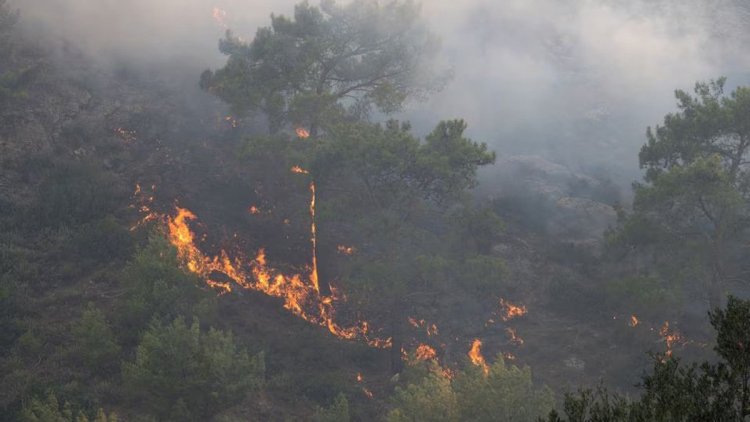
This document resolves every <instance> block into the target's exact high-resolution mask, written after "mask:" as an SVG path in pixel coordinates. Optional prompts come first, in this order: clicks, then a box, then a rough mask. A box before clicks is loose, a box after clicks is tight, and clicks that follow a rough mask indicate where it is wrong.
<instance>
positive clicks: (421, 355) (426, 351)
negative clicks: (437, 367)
mask: <svg viewBox="0 0 750 422" xmlns="http://www.w3.org/2000/svg"><path fill="white" fill-rule="evenodd" d="M415 355H416V357H417V359H418V360H435V359H436V358H437V353H436V352H435V349H433V348H432V347H430V346H428V345H426V344H420V345H419V346H418V347H417V350H416V351H415Z"/></svg>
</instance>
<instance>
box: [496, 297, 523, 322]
mask: <svg viewBox="0 0 750 422" xmlns="http://www.w3.org/2000/svg"><path fill="white" fill-rule="evenodd" d="M500 309H501V311H502V314H501V315H500V318H502V319H503V321H510V320H511V319H513V318H516V317H520V316H524V315H526V312H528V311H527V309H526V306H517V305H514V304H512V303H510V302H508V301H506V300H505V299H503V298H500Z"/></svg>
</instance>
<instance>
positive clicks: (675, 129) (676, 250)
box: [609, 78, 750, 306]
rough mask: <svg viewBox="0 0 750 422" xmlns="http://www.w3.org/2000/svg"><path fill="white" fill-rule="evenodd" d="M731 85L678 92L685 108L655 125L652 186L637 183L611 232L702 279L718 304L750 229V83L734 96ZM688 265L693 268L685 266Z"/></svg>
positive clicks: (664, 270)
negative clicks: (627, 207)
mask: <svg viewBox="0 0 750 422" xmlns="http://www.w3.org/2000/svg"><path fill="white" fill-rule="evenodd" d="M724 82H725V79H723V78H722V79H719V80H717V81H712V82H710V83H697V84H696V86H695V94H696V96H695V97H693V96H691V95H690V94H688V93H686V92H684V91H677V92H676V94H675V95H676V97H677V99H678V108H679V112H677V113H673V114H668V115H667V116H666V117H665V118H664V124H663V126H657V127H656V128H655V129H654V130H652V129H651V128H649V129H648V131H647V138H648V142H647V143H646V144H645V145H644V146H643V148H642V149H641V152H640V155H639V159H640V164H641V167H642V168H645V169H646V174H645V177H644V182H645V183H642V184H636V185H635V186H634V189H635V201H634V203H633V213H632V215H631V216H626V215H624V214H621V217H623V218H621V219H620V220H621V221H620V224H619V227H618V229H617V230H616V231H615V232H613V233H610V235H609V239H610V240H611V241H613V243H614V244H619V245H620V246H625V248H624V249H625V250H626V251H631V252H632V251H638V252H639V253H643V252H644V250H643V247H644V246H645V247H646V248H651V249H646V250H653V252H654V254H653V256H654V257H655V262H654V264H655V265H654V269H655V270H656V271H658V272H659V273H660V274H664V275H667V274H674V275H676V277H673V278H676V279H677V280H675V281H682V282H688V281H691V280H695V281H697V282H698V283H699V284H700V285H701V287H702V288H703V289H704V291H706V292H707V293H708V299H709V303H710V304H711V306H718V305H719V304H720V303H719V302H720V300H721V298H722V297H723V295H724V290H725V289H726V288H727V282H728V281H729V280H732V279H736V278H738V277H740V274H739V273H740V272H741V271H742V270H741V266H742V264H741V262H742V260H743V259H744V258H743V256H742V254H741V253H740V252H738V251H740V248H739V245H742V244H743V242H746V241H747V234H748V228H749V227H750V226H748V221H750V220H749V219H748V217H750V206H749V205H750V190H748V186H750V184H749V183H748V180H750V179H748V178H749V177H750V172H748V168H747V165H748V164H749V163H750V161H749V160H748V159H747V154H748V147H750V124H748V119H747V116H748V114H749V113H750V88H748V87H739V88H737V89H736V90H735V91H733V92H732V93H731V95H728V96H727V95H724V92H723V88H724ZM685 262H690V263H691V266H692V267H691V268H690V271H680V268H682V267H683V265H684V263H685Z"/></svg>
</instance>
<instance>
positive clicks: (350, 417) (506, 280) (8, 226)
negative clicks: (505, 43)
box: [0, 0, 750, 422]
mask: <svg viewBox="0 0 750 422" xmlns="http://www.w3.org/2000/svg"><path fill="white" fill-rule="evenodd" d="M19 19H20V21H19ZM21 23H23V14H21V15H18V14H17V13H16V12H15V11H14V10H13V9H12V8H11V7H9V3H8V2H6V0H0V122H1V123H2V125H1V127H0V422H3V421H17V420H20V421H29V422H31V421H34V422H37V421H55V422H57V421H60V422H74V421H75V422H84V421H96V422H113V421H117V420H128V421H130V420H133V421H144V422H145V421H217V422H219V421H221V422H229V421H244V420H269V421H287V420H302V421H307V420H312V421H318V422H324V421H325V422H332V421H336V422H343V421H371V420H372V421H380V420H385V421H391V422H396V421H398V422H401V421H415V422H416V421H447V422H452V421H464V420H470V421H536V420H546V421H549V422H562V421H571V422H572V421H576V422H583V421H592V422H604V421H686V420H691V421H692V420H717V421H737V422H740V421H744V420H746V419H747V418H748V417H750V353H748V351H747V345H748V344H750V300H748V298H747V294H748V291H750V289H749V288H748V286H750V284H748V274H749V273H748V271H750V267H748V264H747V262H750V261H748V259H747V258H748V247H747V246H748V242H749V241H750V239H748V217H749V216H748V205H750V197H749V196H748V195H749V193H748V189H750V179H749V177H750V176H749V175H750V173H749V172H748V164H750V159H749V158H748V157H747V155H748V154H747V148H748V147H749V146H750V89H749V88H747V87H742V86H740V87H737V88H735V89H733V90H731V92H728V93H725V92H724V89H725V86H726V83H727V82H726V80H725V79H724V78H720V79H717V80H715V81H709V82H699V83H697V84H696V86H695V90H694V94H688V93H686V92H684V91H677V92H676V96H677V99H678V108H677V110H676V111H675V112H674V113H671V114H668V115H667V116H666V117H665V118H664V123H663V124H662V125H659V126H657V127H656V128H654V129H648V132H647V137H646V144H645V145H644V146H643V148H642V150H641V154H640V156H639V158H640V163H641V167H642V169H644V170H645V176H644V179H643V181H642V182H641V183H636V184H635V185H634V195H635V198H634V202H633V204H632V207H630V206H629V204H621V205H620V206H619V211H620V212H619V219H618V221H617V225H616V226H614V227H612V228H611V229H610V230H609V231H608V232H607V233H606V239H605V236H604V233H597V234H596V239H595V240H594V241H593V242H585V241H578V240H571V239H570V238H569V237H566V236H565V235H564V234H561V232H557V233H553V232H549V231H544V230H541V229H538V227H541V226H542V225H541V224H539V223H540V221H539V220H541V219H546V218H548V217H549V218H552V217H554V219H553V220H555V221H558V220H559V219H562V218H572V217H570V215H571V214H566V213H565V210H566V209H568V210H569V209H570V207H580V208H581V209H580V210H577V211H580V212H581V214H583V215H586V216H587V217H586V218H587V219H588V220H585V221H584V222H583V224H586V223H589V222H592V221H593V220H594V217H596V216H595V215H594V214H596V213H597V212H601V211H602V210H603V209H604V210H605V211H606V212H611V214H612V215H614V211H613V210H612V208H610V207H609V205H607V204H605V202H606V201H609V200H611V199H613V198H616V197H617V195H615V194H614V193H613V192H612V183H606V182H604V181H603V180H605V179H597V178H594V177H591V176H588V175H580V177H570V178H568V176H566V175H567V174H568V173H571V172H568V173H565V172H557V173H555V172H554V171H550V170H549V168H546V169H545V168H544V166H537V167H534V168H533V169H532V170H530V171H529V172H530V173H534V174H532V175H531V176H533V177H537V179H535V180H536V181H537V182H538V185H536V186H533V185H532V184H529V183H526V184H524V183H523V182H522V180H521V179H522V176H523V177H526V176H528V175H521V174H517V175H513V176H517V178H514V179H513V180H511V182H512V183H516V184H518V187H517V189H518V190H523V189H528V190H530V192H528V194H529V196H533V195H535V194H539V192H542V193H545V192H547V193H548V192H549V191H555V194H556V195H557V194H559V196H556V197H555V200H554V201H552V202H550V201H547V202H541V201H540V202H533V201H531V202H529V203H524V204H518V203H515V204H514V203H510V204H509V203H508V202H509V201H510V202H513V201H514V197H512V196H502V195H503V192H500V196H499V197H489V196H486V195H484V194H482V193H480V191H477V190H475V188H477V187H478V186H479V185H480V183H486V179H480V171H482V169H487V168H489V167H491V166H493V165H497V164H495V163H496V159H497V158H498V156H497V155H496V152H495V151H493V150H492V149H491V148H490V147H489V146H488V145H487V143H485V141H488V139H482V140H480V141H476V140H473V139H471V138H472V137H473V135H472V136H470V128H471V123H472V122H470V121H467V120H464V119H462V118H461V117H460V116H458V117H456V116H445V119H446V120H442V121H436V122H433V124H434V129H433V130H431V131H428V132H427V134H426V135H425V136H419V135H417V134H416V133H415V132H416V131H414V130H413V129H412V127H411V125H410V123H409V122H406V121H403V120H397V119H393V118H390V117H391V116H390V115H391V114H395V113H396V112H398V111H400V110H402V108H403V106H404V105H405V104H406V103H407V102H409V101H412V100H419V99H422V98H423V97H424V96H426V95H428V94H430V93H432V92H434V91H436V90H438V89H440V88H441V87H442V85H443V83H445V82H446V78H445V77H446V74H445V73H441V71H435V70H434V69H439V67H434V65H435V63H437V62H439V56H440V52H439V48H438V47H439V44H438V43H437V40H436V37H435V36H434V35H433V34H432V33H431V32H430V31H429V30H428V29H427V28H428V27H427V23H426V22H424V21H423V20H422V18H421V17H420V10H419V7H418V6H417V5H416V4H415V3H413V2H411V1H408V0H407V1H400V0H397V1H392V2H387V3H379V2H374V1H369V0H354V1H352V2H349V3H335V2H333V1H329V0H324V1H322V2H321V3H320V5H319V6H316V5H311V4H310V3H307V2H303V3H300V4H298V5H297V7H296V8H295V9H294V13H293V15H291V16H283V15H272V17H271V23H270V26H268V27H262V28H260V29H259V30H258V31H257V33H256V36H255V38H253V39H252V40H249V41H247V40H242V39H240V38H239V37H237V36H235V35H234V34H233V33H232V32H228V33H227V36H226V38H225V39H223V40H222V41H221V43H220V49H221V51H222V52H223V53H225V54H226V55H227V62H226V65H225V66H224V67H221V68H219V69H217V70H215V71H207V72H205V73H204V74H203V75H202V76H200V75H198V74H196V75H194V76H195V77H194V78H193V79H192V80H191V84H193V85H195V84H198V83H200V86H201V87H202V88H203V89H204V90H205V91H207V92H208V93H210V94H213V95H214V96H215V97H217V98H219V99H220V100H221V101H223V102H224V103H225V105H226V106H228V108H229V109H231V112H232V114H231V115H229V116H227V115H226V113H227V108H225V107H223V106H222V105H220V104H216V102H215V100H214V99H212V98H209V97H210V96H205V95H204V96H196V98H195V103H190V102H187V101H185V97H183V96H182V95H181V94H182V93H179V92H173V91H174V88H170V87H169V86H165V84H164V82H163V81H159V80H158V79H152V77H153V75H150V74H147V73H140V72H138V71H135V70H133V68H131V67H129V66H127V65H122V66H120V65H114V66H113V68H114V70H113V69H112V68H109V67H107V66H104V65H102V64H101V63H99V62H97V61H96V59H95V58H91V57H87V56H86V55H85V54H84V53H82V52H80V51H78V50H76V49H75V46H67V47H66V48H65V49H62V51H54V52H53V51H49V50H47V49H46V48H45V44H44V43H45V41H44V38H39V39H36V38H31V40H25V39H24V38H23V37H21V34H20V33H19V32H18V31H19V24H21ZM23 34H24V36H25V37H35V36H36V35H33V34H34V32H33V31H27V32H24V33H23ZM37 43H38V44H37ZM50 45H51V44H50ZM497 71H498V72H502V71H503V70H502V69H498V70H497ZM196 90H197V87H196ZM198 94H201V93H200V92H198ZM654 95H657V94H654ZM383 116H386V117H387V118H386V117H383ZM246 117H251V118H246ZM256 117H259V118H260V119H256ZM397 117H400V116H397ZM654 117H655V118H656V117H658V116H654ZM502 118H503V116H502V115H498V119H502ZM263 119H265V120H264V121H263V122H262V123H259V120H263ZM502 153H503V151H498V154H502ZM527 158H528V157H527ZM527 161H534V160H527ZM548 164H550V166H548V167H554V166H552V165H551V163H548ZM556 169H559V166H558V167H554V168H553V170H556ZM535 172H536V173H535ZM545 178H547V179H545ZM551 178H558V179H559V180H555V181H554V182H556V184H555V183H551V182H549V180H548V179H551ZM568 185H569V186H568ZM561 186H562V187H561ZM534 189H537V190H535V191H534ZM558 191H559V192H558ZM605 198H606V199H605ZM530 204H531V205H530ZM540 204H541V205H540ZM537 206H538V207H544V209H543V210H539V209H537V208H535V207H537ZM566 207H567V208H566ZM188 209H190V210H192V211H194V212H195V214H193V213H192V211H188ZM542 211H543V212H542ZM186 215H190V216H191V217H189V218H188V217H185V216H186ZM197 215H200V219H199V218H198V217H197ZM175 216H181V220H180V221H179V223H180V224H178V222H177V221H176V220H177V219H178V218H179V217H175ZM612 221H614V217H613V218H612ZM578 223H579V224H580V223H581V222H578ZM592 224H593V223H592ZM597 231H599V230H598V229H597ZM202 268H210V270H206V271H201V269H202ZM289 286H291V288H289V289H288V290H284V288H286V287H289ZM260 287H263V288H260ZM728 293H729V294H728ZM311 297H312V298H313V299H314V300H310V301H308V302H304V299H309V298H311ZM667 298H668V299H667ZM698 299H700V300H698ZM704 299H708V300H707V302H709V303H710V308H709V307H703V308H701V307H700V306H699V305H698V304H699V303H701V301H703V300H704ZM612 304H616V305H617V306H611V305H612ZM704 310H708V311H709V312H708V316H707V317H704V316H703V315H701V317H700V318H699V317H696V314H703V313H705V312H704ZM642 311H643V312H642ZM305 312H307V313H305ZM315 312H318V313H317V314H315ZM323 317H326V318H327V319H325V318H323ZM708 324H710V326H711V327H710V328H709V327H707V326H708ZM704 325H705V326H704ZM346 330H349V331H346ZM342 332H344V334H341V333H342ZM348 333H353V334H351V335H349V334H348ZM646 356H650V358H647V357H646ZM644 363H645V365H647V366H648V367H646V366H645V365H644ZM644 371H645V373H644ZM639 376H641V378H640V380H641V382H640V384H639V386H637V387H634V386H633V382H632V381H633V380H635V379H636V378H637V377H639ZM596 385H599V387H594V388H592V386H596ZM572 391H577V392H572Z"/></svg>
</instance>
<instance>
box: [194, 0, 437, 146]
mask: <svg viewBox="0 0 750 422" xmlns="http://www.w3.org/2000/svg"><path fill="white" fill-rule="evenodd" d="M438 45H439V43H438V41H437V39H436V37H435V36H434V35H432V34H431V33H430V32H429V31H428V30H427V28H426V27H425V25H424V23H422V21H421V20H420V18H419V7H418V5H417V4H416V3H414V2H412V1H410V0H408V1H403V2H402V1H392V2H387V3H379V2H375V1H371V0H355V1H353V2H351V3H348V4H346V5H339V4H336V3H335V2H334V1H332V0H324V1H322V2H321V4H320V7H316V6H311V5H310V4H308V3H307V2H303V3H300V4H298V5H296V6H295V8H294V16H293V17H286V16H284V15H278V16H276V15H271V26H268V27H263V28H260V29H258V31H257V33H256V35H255V38H254V39H253V40H252V41H250V42H245V41H243V40H242V39H240V38H239V37H237V36H235V35H234V34H233V33H232V32H227V35H226V38H225V39H223V40H222V41H221V42H220V50H221V51H222V52H223V53H224V54H226V55H228V56H229V58H228V60H227V63H226V65H225V66H224V67H223V68H221V69H219V70H217V71H215V72H212V71H206V72H205V73H204V74H203V76H202V78H201V86H202V87H203V88H204V89H207V90H208V91H210V92H212V93H214V94H216V95H218V96H219V97H220V98H222V99H223V100H224V101H226V102H227V103H229V104H230V105H231V106H232V108H233V109H234V111H235V112H236V113H240V114H244V113H246V112H248V111H256V110H258V111H262V112H264V113H265V114H266V116H267V117H268V121H269V127H270V130H271V132H275V131H278V130H279V129H282V128H283V127H285V126H287V125H289V124H292V125H303V126H305V127H307V128H310V131H311V132H312V134H313V135H315V134H316V133H317V131H318V129H319V128H320V127H321V126H322V125H324V124H325V123H326V122H331V121H333V120H336V119H340V118H343V117H346V116H353V117H355V118H359V117H362V116H365V115H367V114H368V113H369V112H370V111H372V110H373V109H377V110H379V111H381V112H384V113H390V112H393V111H397V110H399V109H400V108H401V106H402V105H403V104H404V102H405V101H406V100H407V99H408V98H410V97H420V96H422V95H424V94H426V93H427V92H429V91H431V90H434V89H436V88H438V87H440V85H441V82H442V79H443V78H444V75H442V76H441V75H440V74H438V73H437V72H435V71H434V70H433V69H434V66H431V65H432V62H433V59H434V56H435V53H436V52H437V49H438Z"/></svg>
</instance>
